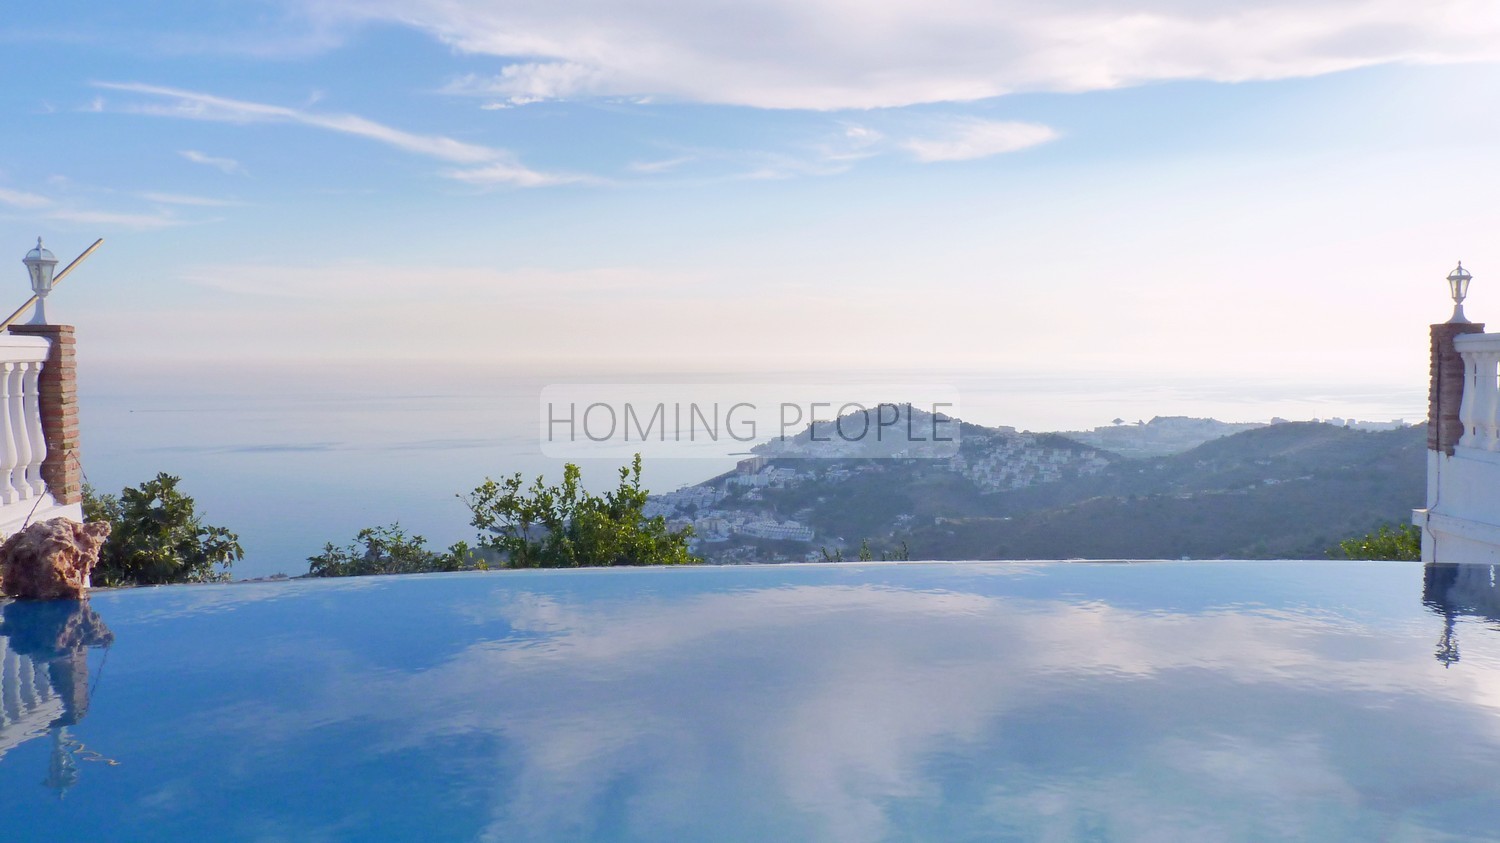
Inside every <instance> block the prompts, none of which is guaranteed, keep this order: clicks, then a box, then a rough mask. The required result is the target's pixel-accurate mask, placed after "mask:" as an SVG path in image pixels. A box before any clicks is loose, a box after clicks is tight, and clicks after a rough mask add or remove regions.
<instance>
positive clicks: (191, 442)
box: [79, 363, 1426, 579]
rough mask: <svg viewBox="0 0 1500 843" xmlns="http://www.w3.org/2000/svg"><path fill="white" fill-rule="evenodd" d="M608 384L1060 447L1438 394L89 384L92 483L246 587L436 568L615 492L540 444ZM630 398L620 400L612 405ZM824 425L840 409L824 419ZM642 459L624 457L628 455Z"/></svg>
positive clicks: (1247, 385)
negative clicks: (191, 532) (507, 525)
mask: <svg viewBox="0 0 1500 843" xmlns="http://www.w3.org/2000/svg"><path fill="white" fill-rule="evenodd" d="M599 384H613V385H615V387H617V388H618V389H627V390H628V391H629V392H630V394H633V395H635V396H637V397H638V399H640V400H642V401H667V400H669V399H677V398H680V397H681V396H682V395H684V394H687V395H695V394H696V395H707V394H709V393H710V392H711V393H712V395H713V399H714V400H715V401H716V402H718V401H735V402H744V403H746V404H751V405H756V406H760V407H771V406H775V405H778V404H787V403H789V402H795V403H797V404H799V405H805V404H807V403H810V401H811V398H815V397H816V396H819V395H822V394H824V393H827V395H828V402H827V403H829V404H833V405H834V406H837V405H838V404H837V402H842V401H845V400H846V399H848V398H849V397H850V396H869V397H870V398H871V399H873V400H883V401H902V400H907V399H906V398H903V397H899V396H896V395H893V394H891V393H892V390H893V389H908V387H904V386H895V387H893V386H892V385H900V384H912V385H917V386H918V387H920V389H918V391H921V392H924V394H931V395H938V396H941V397H943V398H944V399H945V401H944V403H953V404H956V406H954V407H952V408H949V409H946V410H945V412H947V413H949V414H951V415H953V416H955V417H957V418H961V419H963V420H964V421H968V422H973V423H976V424H983V425H987V426H1000V425H1008V426H1012V427H1015V428H1016V429H1018V430H1031V431H1065V430H1082V429H1090V428H1093V427H1097V426H1104V425H1109V424H1111V423H1113V422H1114V420H1115V419H1121V420H1123V421H1124V422H1126V423H1135V422H1137V421H1143V420H1149V419H1151V418H1152V417H1154V416H1174V415H1180V416H1194V417H1211V418H1217V419H1219V420H1221V421H1248V422H1267V421H1270V420H1272V419H1273V418H1278V417H1279V418H1283V419H1289V420H1311V419H1324V420H1326V419H1330V418H1335V417H1337V418H1340V419H1360V420H1368V421H1381V422H1387V421H1392V420H1396V419H1403V420H1406V421H1408V422H1416V421H1419V420H1421V419H1422V418H1424V417H1425V413H1426V410H1425V401H1426V395H1425V384H1424V383H1422V382H1420V381H1416V380H1415V379H1412V380H1411V381H1403V382H1400V383H1381V382H1379V381H1378V380H1374V381H1372V382H1369V383H1358V384H1356V383H1349V382H1339V383H1329V384H1319V383H1309V382H1306V381H1293V380H1290V379H1277V378H1260V379H1246V378H1235V379H1223V378H1210V377H1202V376H1180V377H1152V378H1145V377H1126V376H1096V375H1088V374H1070V375H1056V374H1051V375H1049V374H1045V373H1034V372H1013V373H991V372H973V371H918V372H900V373H891V372H847V371H845V372H829V371H799V372H757V373H732V374H725V373H704V372H693V373H662V374H654V375H651V376H650V377H645V378H643V377H641V376H639V375H632V376H622V375H621V374H619V373H600V372H589V373H578V372H566V371H558V372H541V373H539V372H521V371H516V370H514V369H507V368H504V367H499V366H497V367H493V368H484V367H478V366H475V367H470V368H465V369H456V368H454V367H453V366H451V365H448V364H438V363H433V364H421V363H409V364H400V365H395V364H393V365H388V366H371V365H368V364H358V365H356V364H347V365H337V364H330V365H326V366H319V367H308V366H306V365H292V364H287V365H284V366H278V365H268V366H259V367H254V368H251V367H231V366H217V365H183V364H179V365H176V366H175V367H174V366H170V365H165V364H164V365H160V366H151V367H147V368H131V369H123V368H115V367H112V366H110V365H108V364H104V365H90V366H81V367H80V372H79V392H80V399H79V410H80V414H81V426H82V434H81V437H82V455H83V459H82V464H83V466H84V471H85V475H86V480H87V482H88V483H89V484H90V485H92V486H93V487H94V488H95V489H97V490H100V491H102V492H118V491H119V490H120V489H121V488H123V487H125V486H133V485H136V484H138V483H141V482H143V481H145V480H148V479H150V478H151V477H154V476H155V475H156V474H157V473H159V472H166V473H169V474H172V475H176V476H178V477H180V478H181V484H180V486H179V488H180V489H181V490H182V491H183V492H184V493H186V494H188V495H190V496H192V497H193V498H194V499H195V501H196V502H197V511H198V512H199V513H200V515H201V516H202V518H203V520H204V522H205V523H207V524H212V525H216V526H222V527H226V528H228V529H230V530H232V531H233V532H235V533H236V534H238V536H239V538H240V543H241V545H242V546H243V547H244V550H245V558H244V559H243V560H241V561H239V562H237V563H235V564H234V566H233V571H232V573H233V576H234V578H236V579H250V578H258V577H266V576H271V575H275V574H286V575H288V576H297V575H301V574H304V573H306V571H307V558H308V557H309V556H311V555H313V554H316V553H318V552H320V551H321V550H322V548H323V547H324V545H325V544H327V543H333V544H336V545H345V544H348V543H350V542H352V541H353V539H354V537H355V535H356V534H357V533H358V532H359V530H360V529H362V528H364V527H371V526H377V525H386V524H392V523H399V524H400V525H401V526H402V527H403V528H404V529H405V530H406V531H407V532H408V533H415V534H418V535H421V536H423V537H425V538H426V539H427V540H428V543H429V544H430V545H431V546H433V547H434V548H436V549H441V548H444V547H447V546H448V545H449V544H451V543H453V542H455V541H458V540H461V539H466V540H470V541H472V540H473V538H474V530H473V528H472V527H471V526H470V525H469V513H468V510H467V509H466V507H465V505H464V502H463V496H464V495H466V494H467V493H468V492H469V491H471V490H472V489H473V488H474V487H475V486H477V485H478V484H480V483H481V482H483V481H484V480H485V478H487V477H492V478H497V479H498V478H500V477H504V476H509V475H512V474H515V473H520V474H522V475H523V476H525V477H526V478H527V479H528V480H529V479H530V478H533V477H536V476H545V477H546V478H547V479H548V480H549V481H553V480H556V479H557V478H558V477H559V476H560V475H561V472H562V467H563V465H564V464H565V463H566V462H575V463H577V464H578V465H579V466H580V468H581V469H582V471H583V477H584V483H585V485H586V486H588V487H589V488H590V489H592V490H594V491H596V492H602V491H604V490H606V489H608V488H611V487H613V485H614V484H615V483H616V482H617V471H618V469H619V467H620V466H621V465H623V464H624V463H625V462H627V461H628V459H629V454H628V453H625V452H624V451H622V450H621V449H619V448H616V449H615V450H614V451H611V452H608V454H607V455H605V456H591V455H590V452H587V451H580V452H578V453H577V454H574V453H573V452H570V451H566V450H563V451H559V450H558V449H557V448H556V447H555V444H556V443H551V444H552V445H553V446H554V447H549V446H548V445H549V443H548V442H546V441H544V438H545V437H544V431H545V430H546V426H545V424H544V420H545V418H546V416H545V413H546V409H545V407H544V405H543V397H544V396H549V395H556V394H558V390H559V389H562V390H564V391H570V394H574V395H585V396H586V395H587V394H589V393H588V390H590V389H597V388H598V385H599ZM617 391H618V390H617ZM808 413H809V415H811V414H812V413H819V414H820V415H822V416H824V417H826V416H828V415H829V410H828V409H827V408H823V409H818V410H809V411H808ZM749 444H750V443H748V442H746V441H742V440H741V439H739V438H735V437H731V436H721V437H720V438H719V439H717V440H713V439H708V438H704V437H698V438H695V439H694V441H692V442H691V443H686V442H684V443H680V447H675V448H674V447H673V446H672V444H671V443H668V445H666V446H663V445H661V444H659V443H658V444H656V445H655V446H654V448H653V449H652V450H651V451H649V452H648V453H647V454H646V456H645V458H644V462H645V466H644V479H645V485H646V486H647V487H648V488H650V489H651V490H652V491H657V492H664V491H670V490H672V489H676V488H678V487H681V486H684V485H690V484H694V483H699V482H702V481H704V480H706V479H709V478H711V477H714V476H716V475H718V474H720V473H723V472H725V471H728V470H731V469H733V467H734V465H735V462H736V461H737V460H740V459H743V458H744V456H745V454H746V453H747V451H748V447H749ZM625 450H628V449H625Z"/></svg>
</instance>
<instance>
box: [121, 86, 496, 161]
mask: <svg viewBox="0 0 1500 843" xmlns="http://www.w3.org/2000/svg"><path fill="white" fill-rule="evenodd" d="M94 84H95V86H97V87H100V88H107V89H109V90H112V91H125V92H128V93H133V94H143V95H146V96H149V97H156V98H160V99H165V100H170V101H171V102H170V103H168V104H166V105H160V104H154V103H153V104H137V105H134V106H130V107H128V109H127V110H129V111H132V112H135V113H138V114H151V115H155V116H159V117H183V118H189V119H194V120H214V121H219V122H225V123H297V124H301V125H303V126H312V127H314V128H318V129H326V130H328V131H331V132H340V133H343V134H348V135H355V136H358V137H363V138H368V139H370V140H373V141H378V142H380V143H384V144H388V145H390V146H394V147H396V148H397V149H402V150H405V151H407V152H414V153H416V154H418V155H426V156H429V157H432V158H439V159H442V160H444V161H451V162H453V163H455V164H477V163H481V162H484V161H490V160H493V159H494V158H495V157H496V156H497V154H498V153H499V150H495V149H491V148H489V147H486V146H479V145H477V144H471V143H464V142H463V141H458V140H454V139H453V138H448V137H443V136H442V135H419V134H415V133H413V132H406V131H402V130H401V129H396V128H392V127H390V126H387V125H385V124H383V123H377V122H375V121H374V120H369V119H367V118H364V117H360V116H358V115H355V114H323V113H318V112H312V111H303V110H301V109H296V108H288V107H286V106H281V105H268V104H266V103H259V102H250V101H247V100H236V99H229V98H228V97H220V96H215V95H213V94H204V93H199V92H197V91H185V90H182V89H180V88H166V87H162V86H160V85H144V84H140V83H137V82H95V83H94Z"/></svg>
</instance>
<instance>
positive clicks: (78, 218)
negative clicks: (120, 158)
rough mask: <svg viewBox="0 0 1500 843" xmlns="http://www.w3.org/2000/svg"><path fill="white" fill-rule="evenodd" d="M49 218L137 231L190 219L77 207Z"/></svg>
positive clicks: (152, 229) (182, 222) (180, 222)
mask: <svg viewBox="0 0 1500 843" xmlns="http://www.w3.org/2000/svg"><path fill="white" fill-rule="evenodd" d="M45 216H46V218H47V219H49V220H59V221H61V222H72V223H82V224H84V225H104V226H110V227H115V228H129V229H133V230H135V231H154V230H156V229H162V228H171V227H173V226H178V225H187V224H188V222H189V221H188V220H184V219H180V218H178V217H176V216H173V215H172V214H171V213H168V212H160V213H154V214H134V213H119V212H115V211H89V210H81V209H76V208H59V209H57V210H54V211H49V212H47V213H46V214H45Z"/></svg>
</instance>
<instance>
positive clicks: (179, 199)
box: [141, 193, 244, 208]
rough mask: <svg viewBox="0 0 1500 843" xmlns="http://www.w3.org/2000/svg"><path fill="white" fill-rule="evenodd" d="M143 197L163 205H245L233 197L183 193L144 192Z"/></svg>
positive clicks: (203, 206)
mask: <svg viewBox="0 0 1500 843" xmlns="http://www.w3.org/2000/svg"><path fill="white" fill-rule="evenodd" d="M141 198H142V199H145V200H147V201H149V202H156V203H159V204H162V205H188V206H191V207H196V208H228V207H232V206H235V205H243V204H244V203H243V202H236V201H234V200H233V199H215V198H213V197H210V196H188V195H185V194H181V193H142V194H141Z"/></svg>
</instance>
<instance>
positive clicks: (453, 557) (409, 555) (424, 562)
mask: <svg viewBox="0 0 1500 843" xmlns="http://www.w3.org/2000/svg"><path fill="white" fill-rule="evenodd" d="M307 562H308V570H307V574H308V576H311V577H360V576H367V575H370V574H426V573H432V572H435V571H465V570H474V569H482V568H485V567H487V566H486V565H485V564H484V563H483V562H478V561H476V560H475V559H474V558H473V554H471V553H470V552H469V548H468V546H467V545H466V544H464V543H463V542H459V543H458V544H455V545H453V546H452V547H450V548H448V551H447V552H446V553H434V552H432V551H430V550H428V549H427V540H426V539H424V538H422V537H421V536H408V535H407V534H406V532H405V531H404V530H402V529H401V525H400V524H392V525H391V526H389V527H368V528H366V529H363V530H360V531H359V535H358V536H357V537H356V538H355V539H354V541H353V542H352V543H351V544H349V545H348V546H347V547H342V548H339V547H334V546H333V543H332V542H330V543H328V544H326V545H324V546H323V552H322V553H320V554H318V555H317V556H309V557H308V558H307Z"/></svg>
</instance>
